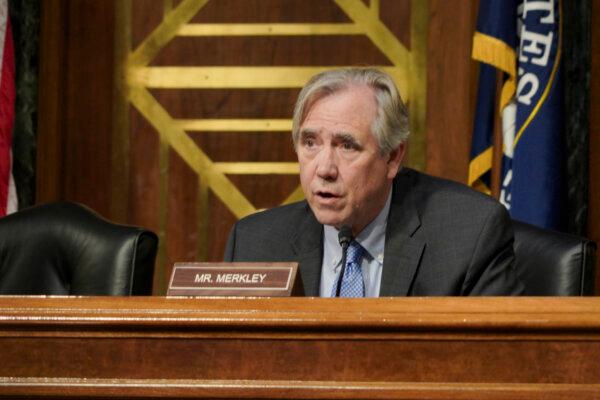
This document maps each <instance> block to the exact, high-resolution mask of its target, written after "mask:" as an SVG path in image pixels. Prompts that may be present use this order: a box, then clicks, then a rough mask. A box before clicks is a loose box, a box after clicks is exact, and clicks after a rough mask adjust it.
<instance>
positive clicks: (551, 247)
mask: <svg viewBox="0 0 600 400" xmlns="http://www.w3.org/2000/svg"><path fill="white" fill-rule="evenodd" d="M513 227H514V230H515V243H514V249H515V268H516V270H517V273H518V274H519V277H520V278H521V281H522V282H523V284H524V285H525V293H524V295H525V296H591V295H593V293H594V265H595V260H596V244H595V243H594V242H592V241H590V240H588V239H586V238H583V237H579V236H575V235H570V234H567V233H561V232H556V231H552V230H549V229H542V228H539V227H536V226H533V225H529V224H526V223H523V222H519V221H513Z"/></svg>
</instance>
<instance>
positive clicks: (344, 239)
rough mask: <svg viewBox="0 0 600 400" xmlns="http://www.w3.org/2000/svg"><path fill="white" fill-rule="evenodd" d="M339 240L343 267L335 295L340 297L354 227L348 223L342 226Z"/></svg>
mask: <svg viewBox="0 0 600 400" xmlns="http://www.w3.org/2000/svg"><path fill="white" fill-rule="evenodd" d="M338 240H339V242H340V246H342V269H341V270H340V277H339V279H338V281H337V287H336V289H335V297H340V290H342V280H343V279H344V272H346V252H347V250H348V246H349V245H350V242H351V241H352V228H350V227H349V226H347V225H344V226H342V227H341V228H340V232H339V233H338Z"/></svg>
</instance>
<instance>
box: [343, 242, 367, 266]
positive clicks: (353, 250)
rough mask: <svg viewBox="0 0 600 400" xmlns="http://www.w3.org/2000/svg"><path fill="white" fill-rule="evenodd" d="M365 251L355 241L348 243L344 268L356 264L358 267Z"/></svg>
mask: <svg viewBox="0 0 600 400" xmlns="http://www.w3.org/2000/svg"><path fill="white" fill-rule="evenodd" d="M364 252H365V249H364V248H363V247H362V246H361V245H360V243H358V242H357V241H356V240H353V241H351V242H350V245H349V246H348V251H347V253H346V254H347V256H346V267H348V265H349V264H358V265H360V261H361V260H362V257H363V254H364Z"/></svg>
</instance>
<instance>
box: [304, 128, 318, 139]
mask: <svg viewBox="0 0 600 400" xmlns="http://www.w3.org/2000/svg"><path fill="white" fill-rule="evenodd" d="M316 134H317V131H316V130H315V129H312V128H304V129H302V130H301V131H300V138H305V137H307V136H311V135H316Z"/></svg>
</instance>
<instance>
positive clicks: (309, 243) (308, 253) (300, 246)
mask: <svg viewBox="0 0 600 400" xmlns="http://www.w3.org/2000/svg"><path fill="white" fill-rule="evenodd" d="M306 208H307V209H308V210H307V214H308V216H307V218H305V219H304V221H303V222H302V224H301V225H300V226H299V227H298V230H297V231H296V232H297V233H296V237H295V238H294V240H293V242H292V247H293V249H294V251H295V253H296V255H297V256H298V263H299V268H300V276H301V277H302V284H303V285H304V294H305V296H318V295H319V283H320V282H321V265H322V263H323V225H321V224H320V223H319V221H317V219H316V218H315V216H314V214H313V213H312V211H310V208H309V207H308V205H307V207H306Z"/></svg>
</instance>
